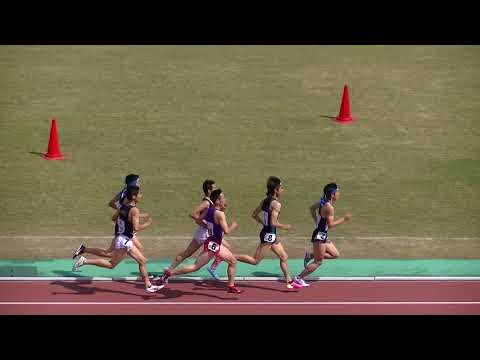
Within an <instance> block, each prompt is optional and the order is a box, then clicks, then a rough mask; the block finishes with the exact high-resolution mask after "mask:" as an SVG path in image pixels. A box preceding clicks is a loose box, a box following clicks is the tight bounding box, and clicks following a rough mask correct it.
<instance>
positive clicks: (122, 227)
mask: <svg viewBox="0 0 480 360" xmlns="http://www.w3.org/2000/svg"><path fill="white" fill-rule="evenodd" d="M134 207H135V206H132V205H121V206H120V209H119V212H118V217H117V221H116V222H115V235H116V236H118V235H123V236H125V237H126V238H129V239H131V238H132V237H133V234H134V231H133V224H132V222H131V221H130V220H129V219H128V214H130V210H131V209H132V208H134Z"/></svg>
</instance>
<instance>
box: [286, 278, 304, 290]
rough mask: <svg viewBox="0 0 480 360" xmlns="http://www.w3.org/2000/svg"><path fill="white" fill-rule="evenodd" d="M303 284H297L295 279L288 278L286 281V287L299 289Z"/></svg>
mask: <svg viewBox="0 0 480 360" xmlns="http://www.w3.org/2000/svg"><path fill="white" fill-rule="evenodd" d="M302 287H303V286H302V285H300V284H297V283H296V282H295V281H293V280H290V282H288V283H287V289H301V288H302Z"/></svg>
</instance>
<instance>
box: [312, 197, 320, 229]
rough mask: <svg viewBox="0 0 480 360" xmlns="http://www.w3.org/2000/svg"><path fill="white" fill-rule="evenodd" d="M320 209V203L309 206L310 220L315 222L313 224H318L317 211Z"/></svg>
mask: <svg viewBox="0 0 480 360" xmlns="http://www.w3.org/2000/svg"><path fill="white" fill-rule="evenodd" d="M319 208H320V203H319V202H315V203H313V204H312V206H310V215H312V219H313V221H314V222H315V224H316V223H317V222H318V212H317V210H318V209H319Z"/></svg>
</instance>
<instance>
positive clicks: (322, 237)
mask: <svg viewBox="0 0 480 360" xmlns="http://www.w3.org/2000/svg"><path fill="white" fill-rule="evenodd" d="M311 242H312V243H316V242H319V243H321V244H326V243H329V242H330V240H328V232H323V231H320V229H319V228H316V229H315V230H313V233H312V239H311Z"/></svg>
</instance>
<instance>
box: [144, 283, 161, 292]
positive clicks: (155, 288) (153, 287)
mask: <svg viewBox="0 0 480 360" xmlns="http://www.w3.org/2000/svg"><path fill="white" fill-rule="evenodd" d="M164 286H165V285H150V287H148V288H145V290H146V291H147V292H149V293H154V292H157V291H160V290H162V289H163V288H164Z"/></svg>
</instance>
